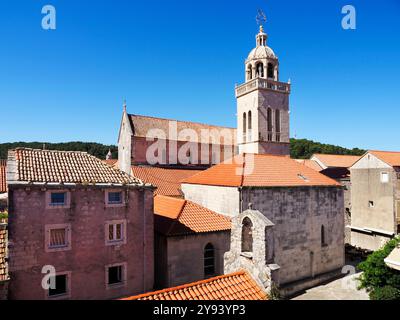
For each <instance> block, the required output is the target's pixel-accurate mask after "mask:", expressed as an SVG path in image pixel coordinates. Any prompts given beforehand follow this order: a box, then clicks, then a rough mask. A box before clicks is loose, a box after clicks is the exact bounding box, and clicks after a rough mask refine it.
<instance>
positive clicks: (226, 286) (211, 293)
mask: <svg viewBox="0 0 400 320" xmlns="http://www.w3.org/2000/svg"><path fill="white" fill-rule="evenodd" d="M122 300H268V296H267V294H266V293H265V292H264V291H263V290H262V289H261V288H260V287H259V286H258V285H257V283H256V282H255V281H254V280H253V278H252V277H251V276H250V275H249V274H248V273H247V272H245V271H239V272H236V273H232V274H227V275H223V276H219V277H215V278H210V279H207V280H202V281H198V282H193V283H189V284H185V285H182V286H178V287H174V288H168V289H164V290H159V291H155V292H149V293H145V294H141V295H138V296H133V297H129V298H125V299H122Z"/></svg>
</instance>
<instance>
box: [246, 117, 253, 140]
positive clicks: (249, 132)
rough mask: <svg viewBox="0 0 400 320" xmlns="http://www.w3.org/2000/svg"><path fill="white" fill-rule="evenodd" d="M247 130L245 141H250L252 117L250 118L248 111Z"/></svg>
mask: <svg viewBox="0 0 400 320" xmlns="http://www.w3.org/2000/svg"><path fill="white" fill-rule="evenodd" d="M247 128H248V133H247V134H248V137H247V140H248V141H251V139H252V136H251V129H252V117H251V111H249V113H248V116H247Z"/></svg>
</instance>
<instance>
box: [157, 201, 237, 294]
mask: <svg viewBox="0 0 400 320" xmlns="http://www.w3.org/2000/svg"><path fill="white" fill-rule="evenodd" d="M154 213H155V215H154V229H155V245H154V246H155V282H156V288H167V287H173V286H178V285H183V284H185V283H190V282H194V281H198V280H202V279H206V278H210V277H214V276H218V275H221V274H224V254H225V252H227V251H229V246H230V233H231V221H230V219H228V218H226V217H225V216H222V215H219V214H217V213H215V212H213V211H211V210H208V209H206V208H204V207H202V206H200V205H198V204H195V203H193V202H191V201H188V200H184V199H178V198H172V197H165V196H160V195H158V196H156V197H155V199H154Z"/></svg>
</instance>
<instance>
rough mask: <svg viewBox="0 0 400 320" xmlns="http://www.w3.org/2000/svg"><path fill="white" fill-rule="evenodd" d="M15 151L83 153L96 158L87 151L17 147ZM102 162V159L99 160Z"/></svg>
mask: <svg viewBox="0 0 400 320" xmlns="http://www.w3.org/2000/svg"><path fill="white" fill-rule="evenodd" d="M11 150H14V151H39V152H54V153H81V154H87V155H89V156H92V157H95V156H93V155H91V154H90V153H88V152H87V151H78V150H76V151H74V150H72V151H71V150H49V149H37V148H25V147H17V148H14V149H11ZM95 158H96V159H99V158H97V157H95ZM99 160H101V159H99Z"/></svg>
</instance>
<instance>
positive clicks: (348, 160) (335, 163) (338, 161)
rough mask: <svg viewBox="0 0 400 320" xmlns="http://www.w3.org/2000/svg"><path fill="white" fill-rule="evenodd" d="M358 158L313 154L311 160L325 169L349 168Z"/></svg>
mask: <svg viewBox="0 0 400 320" xmlns="http://www.w3.org/2000/svg"><path fill="white" fill-rule="evenodd" d="M360 158H361V157H360V156H347V155H336V154H319V153H316V154H314V155H313V156H312V157H311V159H312V160H313V159H315V160H317V161H319V162H321V163H322V164H323V165H324V166H325V167H328V168H329V167H336V168H350V167H351V166H352V165H353V164H354V163H355V162H356V161H358V160H359V159H360Z"/></svg>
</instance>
